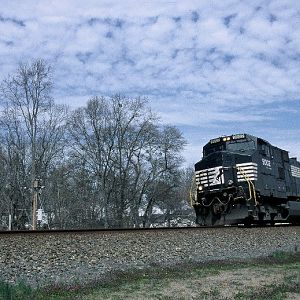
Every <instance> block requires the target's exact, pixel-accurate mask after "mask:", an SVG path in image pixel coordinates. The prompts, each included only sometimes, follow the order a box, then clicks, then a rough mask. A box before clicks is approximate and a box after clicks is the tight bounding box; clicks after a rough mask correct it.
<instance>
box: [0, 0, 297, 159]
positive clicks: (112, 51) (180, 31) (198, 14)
mask: <svg viewBox="0 0 300 300" xmlns="http://www.w3.org/2000/svg"><path fill="white" fill-rule="evenodd" d="M34 58H44V59H45V60H47V61H48V62H50V63H51V64H53V66H54V68H55V74H54V80H55V90H54V98H55V100H56V102H57V103H67V104H69V105H71V106H73V107H78V106H81V105H84V104H85V103H86V101H87V100H88V99H89V98H90V97H91V96H94V95H107V96H109V95H112V94H116V93H121V94H124V95H126V96H128V97H134V96H144V97H147V98H148V99H149V101H150V103H151V106H152V107H153V110H154V111H156V112H158V113H159V115H160V116H161V120H162V123H167V124H173V125H176V126H178V127H179V128H180V129H181V130H182V132H183V134H184V136H185V137H186V138H187V140H188V145H187V148H186V151H185V153H184V155H185V158H186V160H187V164H189V163H190V164H193V163H194V162H195V161H197V160H199V159H200V158H201V152H202V147H203V145H204V144H205V143H206V142H207V140H209V139H211V138H214V137H218V136H221V135H227V134H233V133H243V132H246V133H250V134H253V135H257V136H260V137H262V138H264V139H266V140H268V141H270V142H271V143H272V144H274V145H276V146H279V147H282V148H284V149H286V150H288V151H290V155H291V156H298V157H299V158H300V113H299V112H300V101H299V100H300V1H296V0H292V1H288V0H286V1H284V0H283V1H282V0H278V1H277V0H274V1H255V0H253V1H246V0H245V1H238V0H224V1H219V0H217V1H209V0H207V1H199V0H198V1H179V0H178V1H163V0H159V1H158V0H157V1H155V0H153V1H150V0H148V1H146V0H144V1H143V0H140V1H133V0H132V1H130V0H126V1H122V0H119V1H112V0H110V1H105V0H102V1H101V0H98V1H88V0H85V1H82V0H80V1H79V0H77V1H76V0H70V1H66V0H55V1H54V0H53V1H42V0H40V1H31V0H26V1H12V0H0V65H1V69H0V70H1V71H0V79H2V78H4V77H5V76H6V75H7V74H8V73H11V72H13V71H14V70H15V69H16V67H17V64H18V62H20V61H29V60H31V59H34Z"/></svg>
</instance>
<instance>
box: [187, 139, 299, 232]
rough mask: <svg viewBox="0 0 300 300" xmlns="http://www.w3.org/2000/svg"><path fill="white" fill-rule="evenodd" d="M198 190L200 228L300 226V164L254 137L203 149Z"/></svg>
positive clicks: (198, 165)
mask: <svg viewBox="0 0 300 300" xmlns="http://www.w3.org/2000/svg"><path fill="white" fill-rule="evenodd" d="M194 191H195V192H194V193H193V194H192V201H193V203H192V205H193V207H194V209H195V211H196V223H197V224H199V225H226V224H244V225H246V226H248V225H251V224H261V225H262V224H266V223H269V224H274V223H275V222H276V223H279V222H281V223H282V222H287V223H293V224H299V223H300V162H298V161H297V160H296V158H289V154H288V152H287V151H285V150H282V149H279V148H277V147H274V146H272V145H271V144H270V143H268V142H267V141H265V140H263V139H261V138H258V137H255V136H252V135H249V134H235V135H231V136H225V137H219V138H216V139H212V140H210V141H209V143H207V144H206V145H205V146H204V147H203V158H202V160H200V161H199V162H197V163H196V165H195V184H194Z"/></svg>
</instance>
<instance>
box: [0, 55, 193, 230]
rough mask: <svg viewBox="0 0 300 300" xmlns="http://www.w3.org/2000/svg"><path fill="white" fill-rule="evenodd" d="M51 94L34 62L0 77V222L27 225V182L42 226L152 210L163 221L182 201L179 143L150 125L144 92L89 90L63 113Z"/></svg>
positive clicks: (126, 217) (39, 63)
mask: <svg viewBox="0 0 300 300" xmlns="http://www.w3.org/2000/svg"><path fill="white" fill-rule="evenodd" d="M52 91H53V72H52V68H51V66H50V65H49V64H47V63H46V62H45V61H43V60H35V61H33V62H31V63H29V64H24V63H22V64H20V65H19V68H18V69H17V70H16V72H15V73H14V74H12V75H9V76H7V78H6V79H4V80H3V81H2V83H1V88H0V95H1V115H0V142H1V143H0V145H1V146H0V216H1V217H2V221H3V220H4V219H5V218H7V216H8V215H11V216H12V226H13V229H24V228H25V226H27V225H28V224H30V222H31V218H32V211H31V210H32V194H33V182H34V181H35V180H36V179H39V180H40V182H42V185H41V186H40V187H39V195H40V196H39V203H38V204H39V207H42V208H43V210H44V211H45V212H46V213H47V218H48V226H50V228H87V227H88V228H90V227H105V228H109V227H124V226H126V227H130V226H135V227H138V226H149V225H150V222H151V216H152V215H153V212H154V210H157V209H158V210H160V211H162V212H164V214H165V218H166V220H169V219H168V216H170V215H171V214H173V213H174V212H176V211H180V210H181V209H182V208H183V207H184V206H185V205H186V199H187V195H188V192H187V190H188V186H189V181H190V178H191V171H190V170H189V169H188V168H186V169H184V168H182V162H183V158H182V156H181V152H182V150H183V149H184V146H185V144H186V141H185V139H184V137H183V135H182V133H181V132H180V131H179V130H178V129H177V128H176V127H175V126H170V125H165V126H162V125H160V124H159V118H158V117H157V115H156V114H155V113H153V112H152V111H151V109H150V107H149V103H148V101H147V99H145V98H141V97H137V98H126V97H124V96H121V95H115V96H112V97H103V96H95V97H93V98H91V99H90V100H88V102H87V104H86V105H85V106H83V107H80V108H77V109H73V110H71V109H70V108H69V107H68V106H66V105H59V104H56V103H55V101H54V99H53V97H52ZM3 222H4V221H3ZM3 222H2V223H3ZM26 224H27V225H26Z"/></svg>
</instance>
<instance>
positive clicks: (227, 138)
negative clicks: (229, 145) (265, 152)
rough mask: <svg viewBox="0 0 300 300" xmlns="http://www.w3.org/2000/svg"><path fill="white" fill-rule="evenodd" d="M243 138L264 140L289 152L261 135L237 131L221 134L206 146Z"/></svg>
mask: <svg viewBox="0 0 300 300" xmlns="http://www.w3.org/2000/svg"><path fill="white" fill-rule="evenodd" d="M242 139H248V140H252V141H254V142H255V143H257V141H260V142H263V143H265V144H267V145H269V146H272V147H274V148H277V149H279V150H281V151H285V152H288V151H286V150H284V149H280V148H278V147H276V146H273V145H272V144H270V143H269V142H268V141H267V140H264V139H262V138H260V137H256V136H254V135H251V134H248V133H237V134H232V135H224V136H220V137H218V138H214V139H211V140H210V141H209V142H208V143H207V144H206V145H205V146H204V147H206V146H208V145H213V144H217V143H219V142H227V141H237V140H242Z"/></svg>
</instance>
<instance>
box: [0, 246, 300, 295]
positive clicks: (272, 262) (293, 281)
mask: <svg viewBox="0 0 300 300" xmlns="http://www.w3.org/2000/svg"><path fill="white" fill-rule="evenodd" d="M247 272H257V274H258V275H262V274H265V275H268V276H269V275H270V274H271V275H272V274H274V273H280V274H284V277H283V278H282V279H281V280H280V281H278V282H271V283H270V282H269V283H267V284H266V283H265V284H259V285H258V287H257V288H255V289H254V288H251V286H248V285H247V282H246V283H245V282H241V281H240V278H243V277H244V276H245V274H247ZM268 272H269V273H268ZM232 274H233V275H234V276H236V277H234V278H231V277H232V276H233V275H232ZM254 274H256V273H254ZM291 274H292V276H291ZM295 274H296V275H295ZM227 275H230V276H231V277H230V276H228V278H229V279H230V280H231V281H226V280H225V281H224V280H223V279H222V278H223V276H225V277H226V276H227ZM254 277H255V276H254ZM262 278H263V277H262ZM216 279H217V281H216V282H218V284H212V283H211V282H213V281H214V280H216ZM229 279H228V280H229ZM222 280H223V281H222ZM205 282H206V283H208V285H207V286H206V285H204V283H205ZM229 287H230V288H234V289H235V291H236V292H235V294H234V295H233V297H231V299H236V300H238V299H261V300H262V299H268V300H271V299H274V300H281V299H284V297H285V295H286V293H288V292H293V293H298V294H299V295H300V253H296V254H290V253H285V252H275V253H274V254H273V255H272V256H270V257H268V258H264V259H255V260H248V261H230V262H229V261H227V262H226V261H221V262H209V263H201V264H200V263H199V264H195V263H187V264H182V265H180V266H176V267H169V268H159V266H155V267H153V268H149V269H147V270H131V271H126V272H119V273H116V274H113V275H111V276H109V277H106V278H105V279H104V280H103V281H101V282H94V283H90V284H88V285H86V284H80V282H78V283H74V285H73V286H63V285H52V286H48V287H47V288H44V289H35V290H34V289H32V288H31V287H30V286H28V285H26V284H25V283H18V284H16V285H12V284H8V283H4V282H0V299H5V300H6V299H37V300H38V299H43V300H44V299H49V300H50V299H53V300H60V299H87V300H91V299H116V300H117V299H162V300H167V299H222V298H223V299H224V297H225V298H226V295H225V296H224V290H225V291H226V289H228V288H229Z"/></svg>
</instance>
